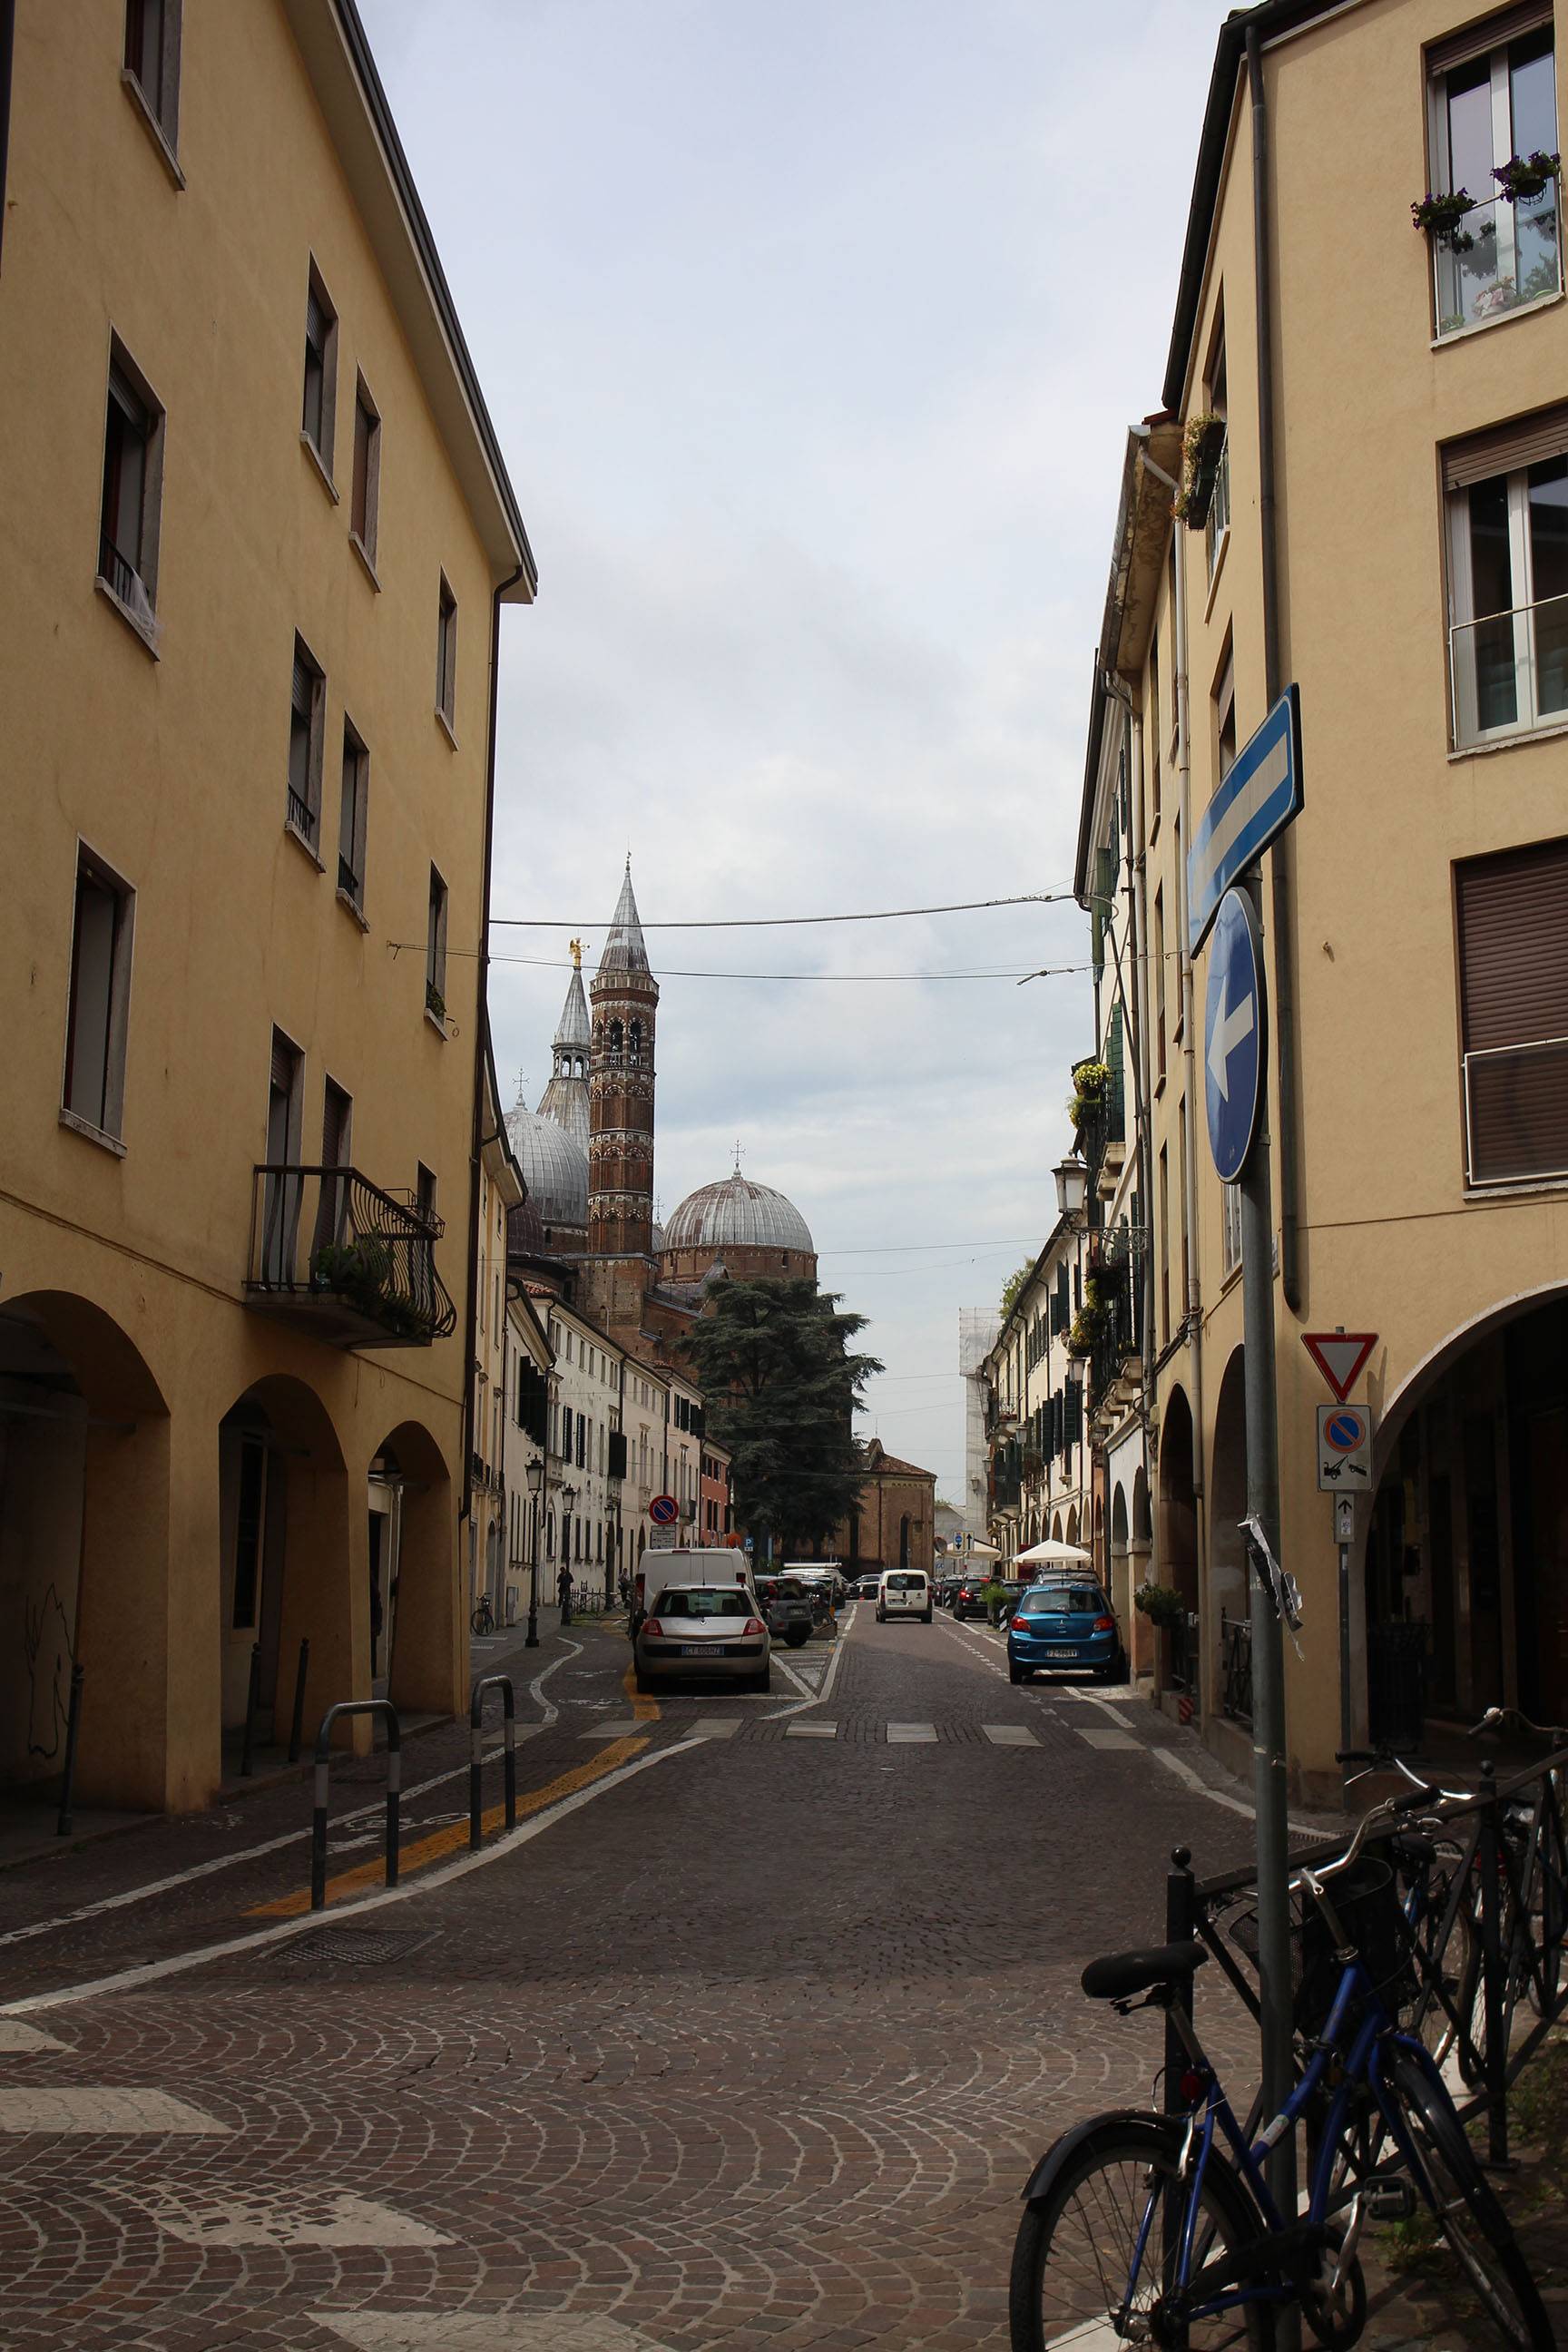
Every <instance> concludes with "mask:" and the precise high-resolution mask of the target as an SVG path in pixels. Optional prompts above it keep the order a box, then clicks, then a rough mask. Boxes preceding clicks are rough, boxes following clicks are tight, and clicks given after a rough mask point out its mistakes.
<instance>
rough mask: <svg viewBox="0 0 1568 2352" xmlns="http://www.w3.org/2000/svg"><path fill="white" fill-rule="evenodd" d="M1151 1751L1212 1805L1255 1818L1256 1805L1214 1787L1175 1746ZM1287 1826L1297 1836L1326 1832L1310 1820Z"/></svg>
mask: <svg viewBox="0 0 1568 2352" xmlns="http://www.w3.org/2000/svg"><path fill="white" fill-rule="evenodd" d="M1149 1753H1150V1755H1151V1756H1155V1757H1158V1759H1159V1760H1160V1762H1161V1763H1162V1764H1163V1766H1164V1768H1165V1769H1166V1771H1167V1772H1173V1773H1174V1774H1175V1776H1176V1778H1177V1780H1181V1781H1183V1782H1184V1783H1185V1785H1186V1787H1188V1788H1189V1789H1190V1790H1192V1791H1193V1794H1194V1796H1195V1797H1206V1798H1207V1799H1208V1801H1209V1802H1210V1804H1211V1805H1223V1806H1224V1807H1225V1809H1226V1812H1227V1813H1244V1814H1245V1815H1246V1817H1247V1820H1248V1821H1251V1820H1252V1819H1253V1817H1254V1815H1255V1813H1256V1811H1257V1808H1256V1806H1253V1805H1249V1804H1248V1803H1247V1799H1246V1798H1245V1797H1233V1796H1232V1795H1231V1793H1230V1791H1229V1790H1228V1789H1212V1788H1211V1787H1210V1786H1209V1784H1208V1782H1207V1781H1206V1780H1205V1779H1204V1777H1203V1775H1202V1773H1201V1772H1194V1769H1193V1768H1192V1766H1191V1765H1190V1764H1189V1763H1188V1762H1187V1759H1186V1758H1185V1757H1184V1756H1178V1755H1177V1754H1176V1752H1175V1750H1174V1749H1173V1748H1150V1750H1149ZM1286 1827H1287V1828H1288V1829H1289V1830H1290V1831H1291V1832H1293V1833H1294V1834H1295V1835H1296V1836H1297V1837H1321V1836H1322V1835H1323V1833H1324V1832H1323V1831H1322V1830H1321V1828H1314V1826H1313V1825H1312V1823H1311V1822H1287V1823H1286Z"/></svg>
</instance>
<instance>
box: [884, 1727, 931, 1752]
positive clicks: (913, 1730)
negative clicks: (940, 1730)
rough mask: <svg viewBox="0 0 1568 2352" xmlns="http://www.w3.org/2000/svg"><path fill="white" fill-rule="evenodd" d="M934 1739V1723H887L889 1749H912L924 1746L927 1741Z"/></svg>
mask: <svg viewBox="0 0 1568 2352" xmlns="http://www.w3.org/2000/svg"><path fill="white" fill-rule="evenodd" d="M934 1738H936V1726H935V1724H934V1723H889V1726H888V1745H889V1748H912V1747H920V1746H924V1745H925V1744H926V1743H927V1742H928V1741H930V1740H933V1739H934Z"/></svg>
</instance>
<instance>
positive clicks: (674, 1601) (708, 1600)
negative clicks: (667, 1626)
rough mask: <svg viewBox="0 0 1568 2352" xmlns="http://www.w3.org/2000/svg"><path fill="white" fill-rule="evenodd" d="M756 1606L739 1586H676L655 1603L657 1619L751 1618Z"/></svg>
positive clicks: (660, 1595)
mask: <svg viewBox="0 0 1568 2352" xmlns="http://www.w3.org/2000/svg"><path fill="white" fill-rule="evenodd" d="M751 1613H752V1604H751V1602H750V1601H749V1600H748V1599H747V1597H746V1595H745V1593H744V1592H743V1591H742V1590H741V1588H740V1586H739V1585H734V1586H724V1587H721V1588H720V1589H718V1590H715V1589H714V1588H712V1587H711V1586H709V1585H689V1586H685V1587H675V1586H672V1587H671V1588H670V1590H669V1591H668V1592H661V1593H660V1594H659V1596H658V1600H657V1601H655V1602H654V1604H653V1614H654V1615H655V1616H656V1617H749V1616H750V1615H751Z"/></svg>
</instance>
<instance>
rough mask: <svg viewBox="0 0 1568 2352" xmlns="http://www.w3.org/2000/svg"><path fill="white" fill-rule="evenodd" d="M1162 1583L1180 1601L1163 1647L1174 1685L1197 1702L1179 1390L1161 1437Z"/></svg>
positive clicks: (1187, 1465)
mask: <svg viewBox="0 0 1568 2352" xmlns="http://www.w3.org/2000/svg"><path fill="white" fill-rule="evenodd" d="M1160 1582H1161V1583H1162V1584H1163V1585H1167V1586H1169V1587H1170V1588H1171V1589H1172V1590H1173V1591H1175V1592H1176V1593H1177V1594H1179V1596H1180V1598H1181V1602H1182V1607H1183V1611H1184V1617H1183V1620H1182V1622H1181V1623H1180V1624H1177V1625H1173V1626H1172V1627H1171V1629H1170V1632H1169V1634H1168V1637H1167V1640H1166V1644H1165V1652H1166V1662H1167V1666H1168V1670H1169V1674H1170V1678H1171V1681H1172V1683H1173V1685H1175V1686H1176V1687H1177V1688H1178V1689H1181V1690H1184V1691H1187V1692H1189V1693H1190V1694H1192V1695H1193V1696H1196V1687H1197V1680H1198V1664H1197V1661H1198V1645H1197V1643H1196V1641H1195V1640H1194V1634H1193V1627H1194V1623H1195V1622H1197V1620H1198V1615H1199V1610H1200V1606H1201V1603H1200V1588H1199V1581H1198V1516H1197V1496H1196V1494H1195V1492H1194V1485H1193V1414H1192V1407H1191V1406H1190V1405H1189V1404H1188V1402H1187V1398H1186V1392H1185V1391H1184V1390H1183V1389H1179V1388H1178V1389H1173V1391H1172V1392H1171V1399H1170V1402H1169V1403H1168V1404H1167V1405H1166V1407H1165V1422H1164V1427H1163V1431H1162V1433H1161V1436H1160Z"/></svg>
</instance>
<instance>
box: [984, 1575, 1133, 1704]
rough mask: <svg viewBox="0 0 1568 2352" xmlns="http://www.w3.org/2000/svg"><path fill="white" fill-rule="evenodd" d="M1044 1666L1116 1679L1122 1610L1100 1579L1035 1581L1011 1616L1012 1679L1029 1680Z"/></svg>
mask: <svg viewBox="0 0 1568 2352" xmlns="http://www.w3.org/2000/svg"><path fill="white" fill-rule="evenodd" d="M1040 1667H1054V1668H1056V1669H1057V1671H1058V1673H1069V1674H1070V1673H1075V1672H1076V1673H1078V1674H1086V1673H1088V1674H1093V1675H1096V1676H1097V1677H1098V1678H1099V1679H1100V1681H1101V1682H1111V1681H1113V1680H1115V1678H1116V1677H1117V1675H1119V1674H1120V1672H1121V1639H1120V1636H1119V1635H1118V1633H1117V1629H1116V1614H1115V1612H1114V1611H1113V1610H1112V1608H1111V1606H1110V1601H1108V1600H1107V1599H1106V1597H1105V1595H1104V1593H1103V1592H1102V1591H1100V1587H1099V1585H1098V1584H1092V1583H1085V1582H1084V1581H1083V1580H1081V1579H1080V1580H1079V1581H1078V1582H1077V1583H1073V1584H1054V1583H1053V1584H1032V1585H1030V1586H1029V1588H1028V1590H1027V1591H1026V1592H1022V1593H1020V1595H1019V1597H1018V1600H1017V1601H1016V1604H1015V1606H1014V1609H1013V1613H1012V1615H1011V1616H1010V1617H1009V1619H1008V1621H1007V1679H1008V1681H1009V1682H1012V1683H1026V1682H1029V1681H1031V1680H1032V1679H1033V1677H1034V1675H1035V1674H1036V1672H1037V1670H1038V1669H1039V1668H1040Z"/></svg>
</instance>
